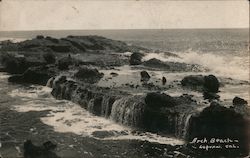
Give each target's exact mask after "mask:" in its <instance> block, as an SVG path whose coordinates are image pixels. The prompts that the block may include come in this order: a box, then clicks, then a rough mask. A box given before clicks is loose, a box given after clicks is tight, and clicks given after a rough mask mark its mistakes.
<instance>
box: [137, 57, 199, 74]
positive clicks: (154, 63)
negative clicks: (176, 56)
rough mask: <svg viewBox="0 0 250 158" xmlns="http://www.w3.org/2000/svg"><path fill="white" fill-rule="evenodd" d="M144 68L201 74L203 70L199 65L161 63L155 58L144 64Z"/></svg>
mask: <svg viewBox="0 0 250 158" xmlns="http://www.w3.org/2000/svg"><path fill="white" fill-rule="evenodd" d="M142 64H143V65H144V66H146V67H148V68H153V69H157V70H163V71H179V72H183V71H195V72H199V71H201V70H202V69H203V68H202V67H201V66H199V65H195V64H186V63H180V62H170V61H166V62H164V61H161V60H159V59H156V58H153V59H149V60H147V61H144V62H143V63H142Z"/></svg>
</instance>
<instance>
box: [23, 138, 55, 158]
mask: <svg viewBox="0 0 250 158" xmlns="http://www.w3.org/2000/svg"><path fill="white" fill-rule="evenodd" d="M55 148H56V145H55V144H53V143H52V142H51V141H47V142H45V143H44V144H43V145H41V146H36V145H34V144H33V143H32V142H31V140H26V141H25V142H24V144H23V150H24V158H59V156H57V155H56V153H54V152H53V150H54V149H55Z"/></svg>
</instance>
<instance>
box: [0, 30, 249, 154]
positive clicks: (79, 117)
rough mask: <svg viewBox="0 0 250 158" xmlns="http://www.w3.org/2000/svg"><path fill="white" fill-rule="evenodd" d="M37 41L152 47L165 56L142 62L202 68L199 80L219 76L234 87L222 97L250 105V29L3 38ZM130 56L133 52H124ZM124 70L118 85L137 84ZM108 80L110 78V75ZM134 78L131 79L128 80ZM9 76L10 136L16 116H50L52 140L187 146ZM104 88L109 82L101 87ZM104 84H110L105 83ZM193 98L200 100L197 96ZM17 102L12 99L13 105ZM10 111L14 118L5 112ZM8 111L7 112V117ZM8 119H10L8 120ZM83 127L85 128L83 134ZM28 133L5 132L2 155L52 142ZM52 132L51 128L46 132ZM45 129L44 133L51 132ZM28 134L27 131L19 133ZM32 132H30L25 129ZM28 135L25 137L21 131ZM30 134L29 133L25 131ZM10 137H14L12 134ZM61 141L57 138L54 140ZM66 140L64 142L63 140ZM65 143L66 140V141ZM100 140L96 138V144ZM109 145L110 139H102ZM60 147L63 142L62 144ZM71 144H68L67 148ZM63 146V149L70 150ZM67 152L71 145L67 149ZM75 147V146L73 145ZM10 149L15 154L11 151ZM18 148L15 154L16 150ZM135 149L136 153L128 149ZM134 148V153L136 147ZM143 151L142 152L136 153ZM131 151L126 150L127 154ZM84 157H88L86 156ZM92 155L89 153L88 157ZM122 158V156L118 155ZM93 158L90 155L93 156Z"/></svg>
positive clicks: (4, 98) (4, 88) (5, 95)
mask: <svg viewBox="0 0 250 158" xmlns="http://www.w3.org/2000/svg"><path fill="white" fill-rule="evenodd" d="M37 35H44V36H52V37H56V38H61V37H65V36H68V35H77V36H80V35H100V36H104V37H107V38H111V39H114V40H121V41H125V42H127V43H128V44H135V45H139V46H143V47H147V48H150V49H153V50H160V51H159V52H161V53H154V52H150V53H148V54H147V55H146V56H145V57H144V58H143V60H148V59H151V58H157V59H160V60H162V61H176V62H185V63H190V64H199V65H202V66H204V67H207V68H209V72H201V73H200V74H214V75H216V76H217V77H218V78H219V80H220V81H222V82H224V83H226V82H227V83H229V84H227V85H226V86H223V87H221V89H220V92H219V95H220V96H221V99H222V100H223V101H225V102H231V101H232V99H233V97H235V96H239V97H241V98H243V99H245V100H247V101H248V102H249V101H250V99H249V30H248V29H184V30H182V29H176V30H99V31H98V30H87V31H86V30H85V31H82V30H67V31H18V32H0V41H1V40H7V39H10V40H13V41H14V42H17V41H22V40H26V39H31V38H34V37H36V36H37ZM164 52H172V53H175V54H177V55H179V56H180V58H172V57H168V56H166V55H165V54H164ZM124 53H128V52H124ZM117 69H119V71H118V73H120V74H119V76H118V77H117V79H118V80H119V78H120V80H124V79H123V78H124V77H125V80H126V81H128V80H129V79H131V78H132V79H131V80H133V79H134V78H133V77H134V76H135V75H134V74H135V72H134V70H131V69H130V68H129V67H127V66H124V67H120V68H117ZM103 73H104V74H109V73H110V72H105V70H103ZM149 73H151V74H155V75H156V76H159V77H161V76H162V75H164V76H166V77H167V78H168V79H169V80H181V79H182V78H183V77H184V76H186V75H190V74H192V73H186V72H182V73H179V72H178V73H174V72H173V73H167V72H164V71H157V72H150V71H149ZM129 76H131V77H129ZM7 78H8V74H5V73H1V74H0V92H1V98H0V102H1V103H3V105H4V106H1V108H0V109H1V110H0V115H1V119H2V118H5V117H6V118H8V119H9V120H8V121H9V122H8V121H6V120H4V121H2V124H1V126H2V127H4V129H5V130H8V129H9V125H10V124H11V123H12V124H14V125H13V126H16V125H15V120H12V122H11V117H13V116H9V115H10V114H11V115H12V113H13V111H14V112H16V113H14V115H19V114H17V113H31V112H32V111H33V112H34V111H49V112H47V113H46V115H43V116H42V117H38V116H37V117H38V118H39V119H40V121H41V122H42V123H43V124H45V125H46V126H49V127H52V128H53V131H54V132H55V133H50V134H51V137H53V138H54V137H55V135H56V132H59V133H70V132H71V133H74V134H75V135H76V136H79V135H80V136H81V137H88V138H95V137H94V135H93V133H94V132H96V131H112V132H114V133H120V132H125V133H126V134H125V135H119V134H118V135H117V136H116V135H115V136H113V137H110V138H108V140H109V141H110V140H147V141H149V142H152V143H153V142H158V143H161V144H172V145H176V144H183V141H182V140H178V139H176V138H172V137H163V136H160V135H157V134H153V133H148V132H145V133H140V134H135V133H133V129H130V128H128V127H124V126H122V125H119V124H116V123H114V122H112V121H111V120H107V119H105V118H101V117H97V116H93V115H91V114H90V113H88V112H87V111H86V110H84V109H83V108H81V107H80V106H79V105H76V104H73V103H71V102H69V101H64V100H63V101H62V100H59V101H58V100H56V99H54V98H53V97H52V96H51V95H50V91H51V89H50V88H48V87H42V86H31V87H28V88H27V87H24V86H20V85H16V84H14V85H13V84H9V83H8V82H7ZM100 82H104V81H100ZM101 84H105V83H101ZM168 93H170V95H180V94H183V93H188V94H191V92H190V91H178V90H176V89H174V90H173V91H168ZM193 95H198V94H196V93H193ZM10 98H13V99H10ZM6 107H8V108H9V110H11V111H12V112H9V111H8V110H6ZM6 111H8V112H6ZM6 113H7V114H8V115H6ZM79 127H81V128H79ZM27 128H28V135H32V136H27V135H22V137H23V138H22V137H20V136H17V135H16V134H13V135H9V134H6V133H5V132H4V133H3V132H1V134H0V135H1V137H2V138H5V137H10V136H11V137H10V138H11V139H10V140H8V139H7V138H6V140H4V139H2V140H1V143H0V149H1V150H0V151H1V152H2V153H7V152H9V151H12V150H13V154H15V155H18V154H20V152H19V151H18V149H17V147H19V146H21V144H22V141H23V139H27V138H30V137H31V138H34V139H35V137H37V136H38V135H39V136H40V137H47V136H46V134H47V133H46V134H44V133H41V132H40V130H38V129H36V128H35V125H34V126H33V125H31V127H27ZM46 128H47V127H46ZM46 128H45V129H46ZM20 130H24V129H20ZM25 130H27V129H25ZM22 132H24V131H22ZM26 132H27V131H26ZM9 133H11V132H9ZM54 139H55V140H56V138H54ZM61 139H62V140H63V139H64V137H63V138H61ZM65 139H66V138H65ZM96 139H97V138H96ZM99 140H100V141H105V140H107V139H99ZM13 141H14V142H15V143H14V145H10V146H11V147H5V148H1V144H3V145H6V144H7V145H8V143H10V142H13ZM57 141H58V140H57ZM64 143H65V144H67V142H64ZM65 144H64V145H65ZM67 145H68V146H70V145H72V144H67ZM73 145H76V144H74V143H73ZM10 148H11V149H10ZM12 148H13V149H12ZM128 148H131V147H128ZM132 148H133V147H132ZM135 148H139V147H135ZM65 150H66V151H67V152H69V153H70V150H71V147H65V149H59V153H60V152H61V154H62V155H63V153H64V152H65ZM125 150H126V149H125ZM80 153H85V151H81V152H80ZM87 154H88V152H87ZM118 155H119V154H118ZM88 156H89V155H88ZM88 156H87V157H88ZM89 157H91V155H90V156H89Z"/></svg>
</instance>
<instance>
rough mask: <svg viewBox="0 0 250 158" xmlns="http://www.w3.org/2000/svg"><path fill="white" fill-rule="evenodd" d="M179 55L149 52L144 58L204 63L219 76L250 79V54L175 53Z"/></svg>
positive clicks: (211, 71)
mask: <svg viewBox="0 0 250 158" xmlns="http://www.w3.org/2000/svg"><path fill="white" fill-rule="evenodd" d="M175 54H177V55H178V56H179V57H173V56H169V55H167V54H164V53H149V54H147V55H146V56H145V57H144V58H143V60H149V59H152V58H156V59H159V60H162V61H172V62H183V63H188V64H198V65H202V66H204V67H206V68H208V69H209V70H210V72H209V73H213V74H215V75H217V76H221V77H227V78H233V79H238V80H245V81H249V55H248V54H247V53H242V54H240V55H233V54H227V55H226V54H218V53H216V54H215V53H212V52H211V53H204V52H194V51H187V52H185V53H175Z"/></svg>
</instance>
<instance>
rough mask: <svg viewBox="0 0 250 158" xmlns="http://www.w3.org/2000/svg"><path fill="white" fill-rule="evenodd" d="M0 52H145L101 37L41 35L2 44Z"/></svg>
mask: <svg viewBox="0 0 250 158" xmlns="http://www.w3.org/2000/svg"><path fill="white" fill-rule="evenodd" d="M1 44H2V48H1V50H5V51H25V52H44V51H46V52H47V51H52V52H55V53H69V52H71V53H85V52H91V51H96V50H105V51H110V50H112V51H115V52H120V53H123V52H127V51H139V50H146V49H145V48H141V47H137V46H130V45H127V44H126V43H125V42H121V41H116V40H111V39H107V38H104V37H101V36H68V37H65V38H61V39H57V38H53V37H49V36H47V37H43V36H41V35H39V36H37V37H36V38H34V39H31V40H26V41H22V42H18V43H12V42H8V43H7V42H3V43H1Z"/></svg>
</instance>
